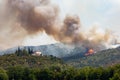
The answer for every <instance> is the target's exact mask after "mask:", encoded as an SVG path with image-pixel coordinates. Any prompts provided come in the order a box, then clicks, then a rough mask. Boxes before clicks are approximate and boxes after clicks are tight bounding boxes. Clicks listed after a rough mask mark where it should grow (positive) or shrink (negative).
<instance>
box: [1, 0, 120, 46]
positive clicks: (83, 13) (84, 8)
mask: <svg viewBox="0 0 120 80" xmlns="http://www.w3.org/2000/svg"><path fill="white" fill-rule="evenodd" d="M51 1H52V3H53V4H55V5H57V6H59V7H60V16H61V17H62V18H64V16H65V15H68V14H69V15H71V14H72V15H78V16H79V17H80V21H81V25H82V28H83V29H88V28H91V27H93V26H97V27H99V28H101V29H109V30H111V31H112V32H115V33H120V32H119V29H120V27H119V26H120V22H119V21H120V0H51ZM1 2H2V0H0V3H1ZM56 42H57V41H55V40H54V39H53V38H52V37H49V36H47V35H46V34H45V33H40V34H37V35H35V36H30V37H26V38H25V39H24V40H23V42H22V45H35V46H36V45H44V44H51V43H56Z"/></svg>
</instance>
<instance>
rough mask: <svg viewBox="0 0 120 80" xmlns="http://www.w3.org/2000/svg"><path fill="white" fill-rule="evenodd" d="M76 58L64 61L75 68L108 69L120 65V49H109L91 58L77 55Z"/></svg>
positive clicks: (68, 58)
mask: <svg viewBox="0 0 120 80" xmlns="http://www.w3.org/2000/svg"><path fill="white" fill-rule="evenodd" d="M73 57H74V58H71V57H67V60H65V59H66V58H63V60H64V61H65V62H66V63H67V64H69V65H73V66H75V67H84V66H93V67H100V66H101V67H106V66H111V65H115V64H120V47H118V48H116V49H108V50H103V51H100V52H97V53H95V54H92V55H90V56H84V57H79V58H78V56H77V55H74V56H73ZM76 57H77V58H76Z"/></svg>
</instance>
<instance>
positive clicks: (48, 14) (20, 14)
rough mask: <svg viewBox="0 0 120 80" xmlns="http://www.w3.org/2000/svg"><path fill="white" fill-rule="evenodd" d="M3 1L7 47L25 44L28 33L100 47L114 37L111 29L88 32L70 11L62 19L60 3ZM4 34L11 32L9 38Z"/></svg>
mask: <svg viewBox="0 0 120 80" xmlns="http://www.w3.org/2000/svg"><path fill="white" fill-rule="evenodd" d="M3 2H4V5H3V9H2V10H3V12H2V13H3V14H0V17H1V16H3V17H1V19H0V33H1V34H0V42H1V43H2V45H5V47H6V46H9V47H10V46H13V45H14V44H21V41H22V40H23V39H24V38H25V37H26V36H31V35H36V34H37V33H41V32H45V33H46V34H47V35H49V36H52V37H53V38H54V39H55V40H56V41H59V42H61V43H69V44H75V45H78V46H84V47H86V48H90V49H94V50H95V51H99V50H101V49H104V48H105V44H104V43H107V42H108V41H109V39H110V37H111V36H110V33H109V32H108V31H107V32H105V33H104V34H101V33H96V31H97V30H95V29H93V30H91V32H90V33H89V34H85V32H83V31H81V23H80V18H79V16H71V15H69V16H68V15H67V16H66V17H65V18H64V20H63V21H61V20H60V19H59V15H60V14H59V6H55V5H53V4H51V2H50V0H5V1H3ZM88 31H89V30H88ZM3 35H9V36H7V38H6V37H4V36H3ZM86 36H87V37H86ZM11 42H14V43H12V44H11ZM90 51H91V50H90Z"/></svg>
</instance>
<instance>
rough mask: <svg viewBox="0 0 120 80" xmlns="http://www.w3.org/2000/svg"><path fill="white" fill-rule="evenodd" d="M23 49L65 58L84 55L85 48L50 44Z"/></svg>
mask: <svg viewBox="0 0 120 80" xmlns="http://www.w3.org/2000/svg"><path fill="white" fill-rule="evenodd" d="M19 47H20V48H21V49H28V48H31V49H32V50H33V51H40V52H42V54H43V55H53V56H56V57H59V58H60V57H65V56H69V55H74V54H78V53H84V51H85V48H84V47H81V46H79V47H76V46H73V45H67V44H63V43H56V44H49V45H41V46H19ZM17 49H18V47H14V48H10V49H7V50H3V51H0V54H1V55H3V54H10V53H15V51H16V50H17Z"/></svg>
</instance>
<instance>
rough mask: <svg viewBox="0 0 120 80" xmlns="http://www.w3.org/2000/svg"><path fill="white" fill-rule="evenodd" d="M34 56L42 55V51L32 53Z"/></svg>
mask: <svg viewBox="0 0 120 80" xmlns="http://www.w3.org/2000/svg"><path fill="white" fill-rule="evenodd" d="M32 55H33V56H42V53H41V52H39V51H36V52H34V53H33V54H32Z"/></svg>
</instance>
